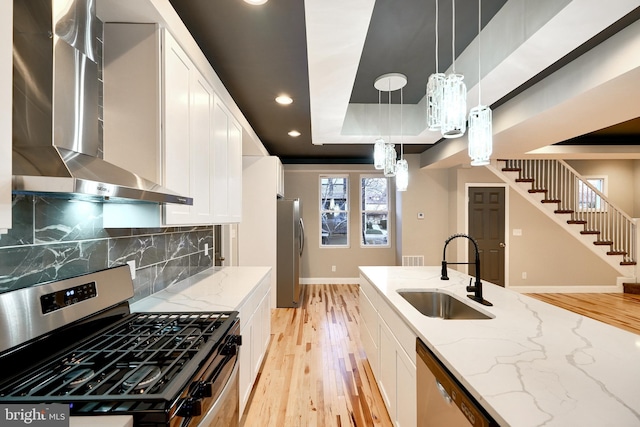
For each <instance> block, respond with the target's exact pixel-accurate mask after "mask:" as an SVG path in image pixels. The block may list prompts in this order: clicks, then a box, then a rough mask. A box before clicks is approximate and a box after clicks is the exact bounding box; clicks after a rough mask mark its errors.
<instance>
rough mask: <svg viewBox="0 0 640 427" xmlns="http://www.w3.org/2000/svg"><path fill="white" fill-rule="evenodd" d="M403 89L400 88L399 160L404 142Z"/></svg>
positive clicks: (402, 156) (401, 158)
mask: <svg viewBox="0 0 640 427" xmlns="http://www.w3.org/2000/svg"><path fill="white" fill-rule="evenodd" d="M403 94H404V88H400V160H403V159H404V147H403V145H404V140H403V138H402V134H403V132H402V109H403V108H402V107H403V106H404V95H403Z"/></svg>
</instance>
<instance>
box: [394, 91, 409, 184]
mask: <svg viewBox="0 0 640 427" xmlns="http://www.w3.org/2000/svg"><path fill="white" fill-rule="evenodd" d="M403 106H404V96H403V89H402V88H400V160H398V162H397V163H396V190H398V191H407V186H408V185H409V165H408V164H407V161H406V160H405V159H404V147H403V145H404V144H403V141H402V123H403V121H402V110H403Z"/></svg>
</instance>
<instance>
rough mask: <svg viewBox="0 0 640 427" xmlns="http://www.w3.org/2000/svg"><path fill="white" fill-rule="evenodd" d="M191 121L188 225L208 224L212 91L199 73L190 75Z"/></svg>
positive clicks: (210, 203) (211, 149) (210, 187)
mask: <svg viewBox="0 0 640 427" xmlns="http://www.w3.org/2000/svg"><path fill="white" fill-rule="evenodd" d="M190 95H191V104H190V105H191V108H190V113H189V119H190V141H189V143H190V148H191V163H190V166H191V168H190V170H189V176H190V183H189V187H190V194H191V197H193V206H191V209H190V218H191V221H192V222H193V223H195V224H211V223H212V220H213V207H212V201H213V197H212V194H213V180H214V176H213V161H214V160H213V102H214V94H213V88H212V87H211V86H210V85H209V83H208V82H207V81H206V80H204V79H203V78H202V77H201V76H200V74H199V73H192V79H191V93H190Z"/></svg>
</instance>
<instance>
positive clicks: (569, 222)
mask: <svg viewBox="0 0 640 427" xmlns="http://www.w3.org/2000/svg"><path fill="white" fill-rule="evenodd" d="M586 223H587V221H585V220H583V219H570V220H568V221H567V224H586Z"/></svg>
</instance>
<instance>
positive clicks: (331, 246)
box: [318, 174, 351, 249]
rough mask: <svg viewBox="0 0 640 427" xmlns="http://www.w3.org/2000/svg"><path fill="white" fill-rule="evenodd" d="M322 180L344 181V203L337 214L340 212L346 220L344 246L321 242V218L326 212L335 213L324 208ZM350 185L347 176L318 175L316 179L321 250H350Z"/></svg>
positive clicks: (322, 228)
mask: <svg viewBox="0 0 640 427" xmlns="http://www.w3.org/2000/svg"><path fill="white" fill-rule="evenodd" d="M323 179H344V180H345V185H344V187H345V199H344V200H345V202H344V206H345V208H344V209H340V210H338V211H337V212H341V213H344V214H345V218H346V227H347V231H346V237H347V240H346V243H345V244H329V243H324V241H323V236H322V234H323V230H324V227H323V217H324V214H325V213H326V212H336V210H335V209H334V210H333V211H330V210H328V209H325V208H324V199H323V196H324V195H323V192H322V181H323ZM350 185H351V179H350V176H349V174H320V175H319V177H318V186H319V191H318V193H319V197H318V204H319V213H320V215H319V225H320V226H319V231H318V233H319V236H318V237H319V242H320V245H319V247H320V248H321V249H344V248H350V247H351V240H350V236H349V235H350V234H351V217H350V215H351V210H350V206H351V200H350V193H351V192H350V191H349V186H350Z"/></svg>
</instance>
